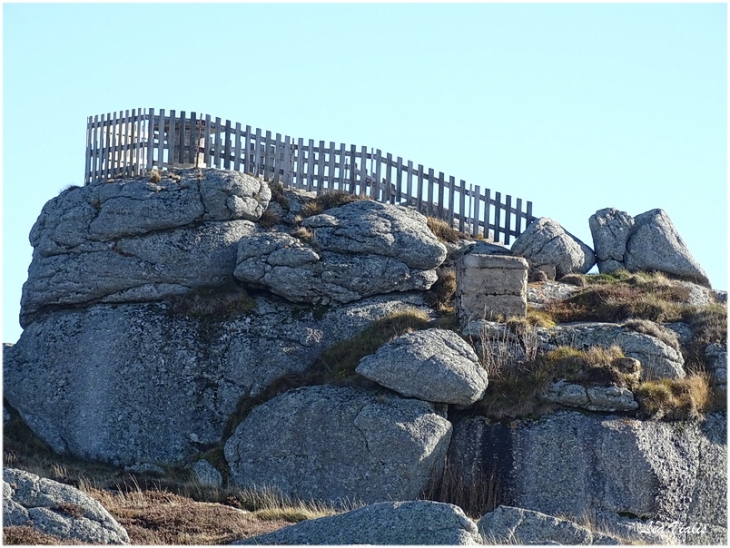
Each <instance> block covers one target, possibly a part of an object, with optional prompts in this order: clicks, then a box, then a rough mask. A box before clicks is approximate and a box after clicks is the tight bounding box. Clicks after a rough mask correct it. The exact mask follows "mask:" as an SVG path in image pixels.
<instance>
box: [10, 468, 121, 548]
mask: <svg viewBox="0 0 730 548" xmlns="http://www.w3.org/2000/svg"><path fill="white" fill-rule="evenodd" d="M11 525H26V526H31V527H34V528H36V529H37V530H38V531H40V532H41V533H44V534H46V535H52V536H54V537H57V538H60V539H62V540H76V541H81V542H83V543H87V544H129V536H128V535H127V532H126V531H125V530H124V528H123V527H122V526H121V525H119V523H118V522H117V521H116V520H115V519H114V518H113V517H112V516H111V514H109V512H107V511H106V509H105V508H104V507H103V506H102V505H101V504H99V503H98V502H97V501H95V500H94V499H92V498H91V497H90V496H88V495H87V494H85V493H82V492H81V491H79V490H78V489H76V488H75V487H71V486H70V485H64V484H62V483H58V482H56V481H53V480H49V479H46V478H39V477H38V476H36V475H35V474H31V473H29V472H25V471H23V470H16V469H13V468H6V469H5V470H3V527H7V526H11Z"/></svg>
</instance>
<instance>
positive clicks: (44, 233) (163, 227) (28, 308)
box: [21, 169, 271, 326]
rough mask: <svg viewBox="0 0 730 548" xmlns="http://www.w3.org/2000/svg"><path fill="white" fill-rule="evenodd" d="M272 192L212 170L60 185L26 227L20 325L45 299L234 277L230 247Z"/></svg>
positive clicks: (134, 293) (113, 297)
mask: <svg viewBox="0 0 730 548" xmlns="http://www.w3.org/2000/svg"><path fill="white" fill-rule="evenodd" d="M270 198H271V191H270V189H269V187H268V185H267V184H266V183H265V182H264V181H262V180H260V179H256V178H254V177H251V176H249V175H245V174H242V173H236V172H229V171H220V170H215V169H201V170H197V169H187V170H181V171H180V176H179V177H176V178H163V179H162V180H160V181H159V182H157V183H154V182H150V181H149V180H148V179H147V178H146V177H134V178H128V179H121V180H119V181H114V182H110V183H107V182H99V183H95V184H91V185H87V186H84V187H81V188H78V187H72V188H69V189H67V190H65V191H64V192H62V193H61V194H59V195H58V196H57V197H56V198H53V199H52V200H49V201H48V202H47V203H46V204H45V206H44V207H43V210H42V211H41V214H40V216H39V217H38V220H37V221H36V223H35V225H34V226H33V228H32V230H31V233H30V243H31V245H32V246H33V248H34V250H33V261H32V263H31V265H30V267H29V269H28V280H27V281H26V283H25V285H24V286H23V296H22V300H21V324H22V325H23V326H26V325H28V323H30V321H32V320H33V319H34V318H35V317H36V316H37V313H38V312H39V310H41V309H42V308H44V307H47V306H49V305H74V304H85V303H89V302H94V301H100V300H101V301H107V302H129V301H149V300H156V299H159V298H162V297H164V296H169V295H173V294H179V293H184V292H186V291H188V290H189V289H190V288H194V287H200V286H204V285H218V284H221V283H223V282H224V281H227V280H230V279H232V274H233V269H234V268H235V264H236V244H237V243H238V240H240V239H241V238H243V237H245V236H248V235H250V234H252V233H254V232H255V230H256V229H255V225H254V224H253V222H252V221H256V220H258V219H259V218H260V217H261V214H262V213H263V211H264V210H265V209H266V207H267V206H268V203H269V200H270Z"/></svg>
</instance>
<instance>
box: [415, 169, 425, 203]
mask: <svg viewBox="0 0 730 548" xmlns="http://www.w3.org/2000/svg"><path fill="white" fill-rule="evenodd" d="M416 184H417V191H416V210H417V211H418V212H419V213H423V166H422V165H421V164H418V180H417V183H416Z"/></svg>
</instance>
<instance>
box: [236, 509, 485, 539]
mask: <svg viewBox="0 0 730 548" xmlns="http://www.w3.org/2000/svg"><path fill="white" fill-rule="evenodd" d="M481 543H482V541H481V537H480V536H479V532H478V530H477V527H476V524H475V523H474V522H473V521H472V520H470V519H469V518H468V517H467V516H466V515H465V514H464V512H463V511H462V510H461V508H459V507H458V506H454V505H453V504H444V503H441V502H431V501H425V500H414V501H408V502H380V503H376V504H371V505H369V506H365V507H363V508H358V509H357V510H352V511H350V512H345V513H343V514H339V515H335V516H327V517H323V518H319V519H311V520H307V521H303V522H301V523H298V524H296V525H292V526H291V527H285V528H283V529H279V530H278V531H274V532H273V533H268V534H266V535H259V536H257V537H253V538H249V539H246V540H245V541H239V542H234V544H263V545H267V544H287V545H296V544H319V545H327V544H338V545H344V544H371V545H410V546H419V545H420V546H424V545H446V546H462V545H469V544H481Z"/></svg>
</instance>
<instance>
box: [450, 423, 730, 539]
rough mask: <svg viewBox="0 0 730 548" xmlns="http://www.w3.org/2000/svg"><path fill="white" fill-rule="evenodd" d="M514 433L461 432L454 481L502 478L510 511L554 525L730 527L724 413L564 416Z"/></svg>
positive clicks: (493, 427)
mask: <svg viewBox="0 0 730 548" xmlns="http://www.w3.org/2000/svg"><path fill="white" fill-rule="evenodd" d="M512 426H513V427H509V426H505V425H502V424H499V423H496V424H490V423H489V421H487V420H485V419H480V418H473V419H464V420H462V421H460V422H459V423H457V424H456V425H455V427H454V435H453V440H452V443H451V446H450V449H449V455H448V459H449V462H450V464H451V466H452V467H454V468H452V470H451V471H450V473H451V474H455V475H456V477H459V474H463V475H464V478H465V481H466V482H467V484H468V482H474V481H480V478H481V480H482V481H483V479H484V478H489V477H490V474H491V473H492V472H495V473H496V474H497V476H498V477H500V478H502V483H501V485H500V490H501V493H502V495H501V496H502V500H503V501H505V503H506V504H509V505H511V506H516V507H519V508H524V509H528V510H534V511H537V512H543V513H545V514H549V515H552V516H556V515H562V516H573V517H574V518H580V517H581V516H583V515H584V514H585V513H586V512H588V513H594V514H597V515H601V514H603V515H612V516H614V518H615V517H618V516H619V515H623V516H633V517H634V518H636V519H642V520H647V519H651V520H656V521H659V522H665V523H671V522H676V523H679V524H685V525H687V524H691V523H704V524H708V525H713V526H720V527H726V513H725V508H726V503H727V469H726V462H727V440H726V418H725V416H724V414H713V415H708V417H707V418H706V420H705V421H704V422H703V423H696V422H689V421H687V422H677V423H666V422H658V421H648V422H642V421H638V420H634V419H628V418H625V417H612V416H607V417H601V416H595V415H592V416H591V415H585V414H582V413H578V412H573V411H564V412H559V413H556V414H553V415H550V416H545V417H542V418H540V419H539V420H525V421H521V420H520V421H515V423H514V424H513V425H512ZM486 455H489V456H488V457H485V456H486ZM475 474H477V476H475Z"/></svg>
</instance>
